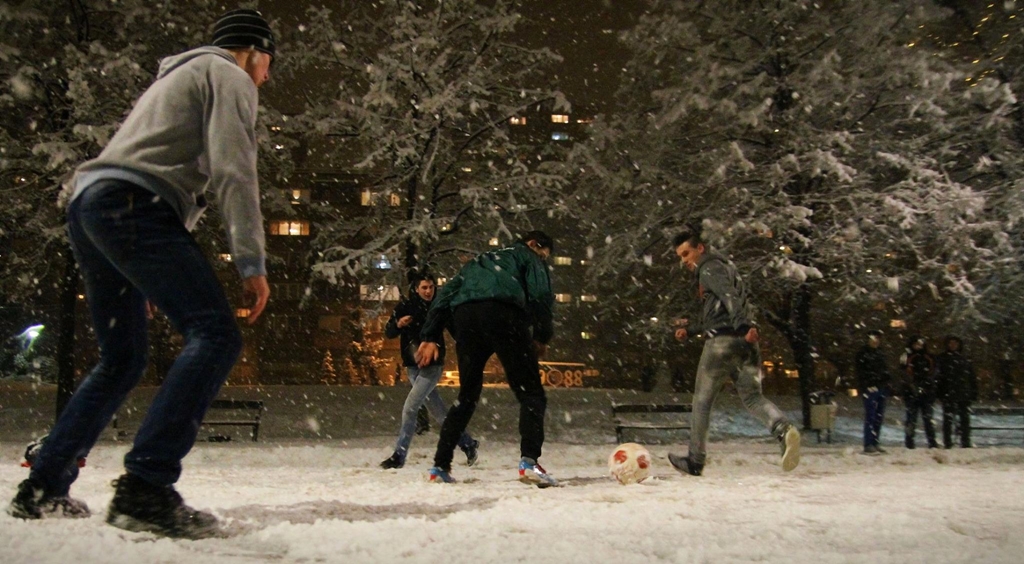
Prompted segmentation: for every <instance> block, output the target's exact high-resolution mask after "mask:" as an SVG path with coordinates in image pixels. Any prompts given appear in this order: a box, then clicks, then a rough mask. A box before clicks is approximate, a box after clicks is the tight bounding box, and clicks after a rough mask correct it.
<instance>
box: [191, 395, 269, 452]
mask: <svg viewBox="0 0 1024 564" xmlns="http://www.w3.org/2000/svg"><path fill="white" fill-rule="evenodd" d="M215 409H216V410H223V411H233V412H236V413H238V412H246V413H242V414H241V415H239V416H237V417H231V418H227V417H225V418H223V419H214V420H209V419H204V420H203V425H206V426H213V425H225V426H235V427H252V440H253V442H256V441H257V440H259V436H260V419H261V418H262V417H263V410H264V409H265V407H264V405H263V402H262V401H260V400H232V399H219V400H213V403H211V404H210V411H213V410H215ZM206 415H207V417H209V415H210V412H209V411H208V412H207V413H206Z"/></svg>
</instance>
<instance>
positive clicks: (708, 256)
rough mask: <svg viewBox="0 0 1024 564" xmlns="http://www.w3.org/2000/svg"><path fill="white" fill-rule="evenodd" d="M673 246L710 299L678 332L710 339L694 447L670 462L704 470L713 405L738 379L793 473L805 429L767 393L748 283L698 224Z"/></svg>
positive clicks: (697, 394) (697, 398)
mask: <svg viewBox="0 0 1024 564" xmlns="http://www.w3.org/2000/svg"><path fill="white" fill-rule="evenodd" d="M672 245H673V247H674V248H675V251H676V255H678V256H679V258H680V260H681V261H682V263H683V264H684V265H685V266H686V267H687V268H689V269H690V270H692V271H694V272H696V274H697V281H698V290H697V292H698V296H699V297H700V299H701V300H703V302H704V304H703V305H704V307H703V315H702V316H701V321H700V322H699V323H690V322H689V321H688V320H685V319H683V320H680V321H679V322H678V323H677V325H679V326H680V327H679V328H678V329H676V332H675V337H676V339H677V340H679V341H685V340H686V339H687V337H689V336H690V335H695V334H699V333H704V336H705V337H706V338H707V341H706V342H705V343H704V352H703V353H702V354H701V357H700V364H699V365H698V366H697V382H696V386H695V389H694V393H693V421H692V424H691V429H690V451H689V453H688V454H687V455H686V456H679V455H675V454H669V455H668V458H669V461H670V462H671V463H672V466H674V467H675V468H676V469H677V470H679V471H680V472H683V473H685V474H690V475H693V476H700V475H701V473H702V472H703V471H704V461H705V458H706V456H707V454H706V451H707V440H708V425H709V423H710V420H711V407H712V406H713V405H714V403H715V397H716V396H717V395H718V392H719V391H721V389H722V386H724V385H725V383H726V381H727V380H732V382H733V384H735V385H736V391H737V392H738V393H739V395H740V399H742V400H743V405H745V406H746V408H747V410H748V411H750V413H751V414H753V415H754V416H755V417H757V418H758V419H760V420H761V421H762V422H764V423H765V424H766V425H767V426H768V428H769V429H771V432H772V435H774V436H775V437H776V438H777V439H778V441H779V443H780V445H781V448H782V469H783V470H784V471H787V472H788V471H790V470H792V469H794V468H796V466H797V464H799V462H800V432H799V431H797V430H796V428H795V427H794V426H793V425H792V424H790V422H789V420H788V419H786V416H785V415H784V414H783V413H782V411H780V410H779V408H778V407H776V406H775V404H773V403H772V402H770V401H768V400H767V399H765V397H764V395H763V394H762V393H761V351H760V349H759V348H758V345H757V343H758V340H759V338H760V337H759V335H758V332H757V326H756V325H755V324H754V310H753V307H752V306H751V304H750V299H749V295H748V293H747V287H746V284H744V283H743V279H741V278H740V276H739V274H738V273H737V272H736V267H735V266H734V265H733V264H732V263H731V262H730V261H729V260H728V259H726V258H725V257H723V256H722V255H720V254H718V253H715V252H712V251H710V250H709V249H708V248H707V244H706V243H704V241H702V240H701V237H700V233H699V231H697V230H696V229H694V228H690V229H688V230H686V231H684V232H682V233H680V234H679V235H677V236H676V237H675V238H674V239H673V241H672Z"/></svg>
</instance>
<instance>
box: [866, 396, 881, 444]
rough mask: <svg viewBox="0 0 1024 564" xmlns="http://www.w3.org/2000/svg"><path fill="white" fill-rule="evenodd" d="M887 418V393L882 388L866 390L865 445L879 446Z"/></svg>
mask: <svg viewBox="0 0 1024 564" xmlns="http://www.w3.org/2000/svg"><path fill="white" fill-rule="evenodd" d="M884 418H885V394H884V393H882V391H881V390H878V391H874V392H867V391H865V392H864V446H865V447H869V446H878V437H879V435H881V434H882V421H883V420H884Z"/></svg>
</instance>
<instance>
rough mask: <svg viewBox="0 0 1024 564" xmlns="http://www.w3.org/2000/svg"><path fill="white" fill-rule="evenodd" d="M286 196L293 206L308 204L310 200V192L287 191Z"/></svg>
mask: <svg viewBox="0 0 1024 564" xmlns="http://www.w3.org/2000/svg"><path fill="white" fill-rule="evenodd" d="M284 192H285V194H286V195H287V196H288V201H289V202H290V203H291V204H292V205H293V206H297V205H299V204H308V203H309V199H310V191H309V190H285V191H284Z"/></svg>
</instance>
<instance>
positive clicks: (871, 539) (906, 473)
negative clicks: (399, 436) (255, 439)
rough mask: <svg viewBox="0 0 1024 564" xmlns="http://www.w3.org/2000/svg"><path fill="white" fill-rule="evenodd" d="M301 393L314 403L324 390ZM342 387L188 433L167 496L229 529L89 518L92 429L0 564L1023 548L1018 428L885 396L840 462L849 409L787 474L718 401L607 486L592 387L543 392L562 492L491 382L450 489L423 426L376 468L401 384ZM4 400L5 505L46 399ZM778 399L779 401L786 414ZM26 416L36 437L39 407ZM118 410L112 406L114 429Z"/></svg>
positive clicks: (605, 451)
mask: <svg viewBox="0 0 1024 564" xmlns="http://www.w3.org/2000/svg"><path fill="white" fill-rule="evenodd" d="M230 391H231V392H232V393H233V394H234V395H235V396H238V395H245V394H244V393H243V391H242V390H230ZM148 393H149V392H148V391H146V390H142V391H140V397H142V398H144V397H145V396H146V395H147V394H148ZM315 393H319V394H327V395H328V398H330V397H334V396H335V395H336V394H337V393H338V391H337V390H334V391H327V392H325V391H323V389H320V390H319V391H316V392H315ZM344 393H345V394H350V395H349V396H346V397H345V398H344V401H339V402H336V403H335V404H331V403H329V402H328V401H327V398H325V397H317V396H313V394H314V391H313V390H290V391H287V392H285V391H280V390H279V391H277V392H275V394H271V395H267V394H266V391H265V390H264V395H265V397H267V398H268V412H267V415H266V429H265V432H266V435H265V438H261V441H260V442H259V443H252V442H247V441H244V440H232V441H230V442H226V443H209V442H200V443H198V444H197V446H196V448H195V449H194V450H193V452H192V454H190V456H189V457H188V458H187V459H186V460H185V472H184V475H183V477H182V480H181V482H179V484H178V488H179V490H180V491H181V493H182V494H183V495H184V497H185V499H186V501H188V502H189V503H191V504H192V505H194V506H196V507H198V508H203V509H208V510H212V511H213V512H214V513H216V514H217V515H218V516H220V517H221V518H222V519H223V520H224V521H225V522H226V523H227V526H228V530H229V531H230V533H231V535H232V536H231V537H230V538H225V539H209V540H203V541H184V540H168V539H158V538H155V537H151V536H148V535H144V534H137V533H128V532H125V531H121V530H119V529H115V528H113V527H110V526H108V525H106V524H105V523H104V521H103V518H104V512H105V509H106V506H107V504H108V503H109V501H110V498H111V496H112V495H113V491H112V489H111V487H110V481H111V480H113V479H114V478H116V477H117V476H118V475H119V474H120V473H121V472H122V466H121V458H122V456H123V455H124V453H125V452H126V450H127V448H128V444H127V443H126V442H124V441H121V442H116V441H113V440H111V439H110V438H109V437H108V438H104V440H103V441H101V442H100V444H99V445H97V447H96V449H94V451H93V452H92V453H91V455H90V457H89V459H88V466H87V467H86V468H85V469H84V470H83V472H82V475H81V478H80V479H79V481H78V482H77V483H76V485H75V486H74V488H73V490H72V493H73V494H74V495H76V496H78V497H80V498H81V499H83V500H84V501H86V502H87V503H88V504H89V506H90V507H91V508H92V510H93V512H94V516H93V517H92V518H90V519H86V520H78V521H67V520H49V521H42V522H24V521H20V520H16V519H13V518H11V517H10V516H8V515H6V514H0V562H2V563H8V562H11V563H16V562H17V563H20V562H32V563H40V564H47V563H61V564H65V563H67V562H75V563H76V564H79V563H81V564H85V563H92V562H96V563H100V562H124V563H129V562H131V563H150V562H167V563H171V562H175V563H177V562H188V563H189V564H199V563H205V562H217V563H221V562H239V563H242V562H327V563H333V562H339V563H342V562H343V563H362V562H451V563H462V562H465V563H486V562H517V563H518V562H532V563H535V564H546V563H557V564H563V563H570V562H579V563H604V562H609V563H611V562H617V563H620V562H709V563H710V562H714V563H719V562H749V561H757V562H883V563H884V562H894V563H895V562H900V563H902V562H929V563H935V562H1015V563H1016V562H1020V561H1021V555H1022V554H1024V534H1022V531H1024V489H1022V488H1021V483H1024V449H1021V448H1020V446H1019V438H1018V439H1017V440H1018V442H1017V445H1016V446H985V447H984V448H977V449H972V450H960V449H953V450H949V451H946V450H932V451H929V450H927V449H918V450H915V451H907V450H905V449H903V448H902V447H901V446H899V445H898V443H899V440H900V437H901V432H902V431H901V429H899V428H898V426H897V425H896V420H897V419H898V418H899V416H900V415H901V414H900V411H901V410H900V409H899V407H898V406H897V407H894V408H893V409H891V410H890V412H889V415H890V417H888V418H887V422H886V425H887V427H886V429H885V434H884V435H883V439H884V440H883V444H885V446H886V447H887V448H888V450H889V454H887V455H885V456H881V457H868V456H864V455H862V454H859V453H860V450H861V447H860V442H859V417H860V413H859V412H858V411H857V410H856V407H857V404H856V402H848V403H847V404H844V406H843V407H842V408H841V410H840V420H839V424H838V429H837V431H838V433H837V437H836V439H837V442H836V443H835V444H833V445H828V444H821V445H819V444H818V443H817V442H816V441H815V439H814V437H813V436H811V437H805V439H804V457H803V461H802V463H801V465H800V467H799V468H797V470H796V471H794V472H792V473H790V474H783V473H782V472H781V470H780V469H779V468H778V466H777V460H778V454H777V453H778V451H777V447H776V445H775V444H773V442H772V441H771V440H770V439H767V438H766V437H765V434H764V431H763V430H762V429H760V428H759V426H758V425H756V424H755V423H754V422H753V421H752V420H751V419H750V418H749V416H747V415H746V414H745V413H744V412H743V411H742V409H740V408H739V407H738V404H737V402H736V401H735V398H734V396H732V397H730V396H726V397H724V398H722V399H723V401H721V402H720V406H719V407H720V409H719V411H718V413H717V414H716V416H715V419H714V421H713V430H714V433H713V436H712V441H713V442H712V444H711V445H710V460H709V464H708V466H707V468H706V470H705V476H703V477H700V478H693V477H689V476H682V475H679V474H678V473H676V472H675V471H674V470H672V469H671V467H670V466H669V465H668V462H667V460H666V458H665V455H666V454H667V452H669V450H674V451H680V452H681V451H682V450H684V447H680V446H674V445H673V446H658V445H653V446H651V447H650V449H651V452H652V454H653V455H654V457H655V464H654V467H653V475H652V478H650V479H649V480H647V481H646V482H644V483H643V484H640V485H633V486H620V485H619V484H617V483H615V482H614V481H613V480H612V479H611V478H610V477H608V476H607V466H606V465H607V457H608V455H609V453H610V452H611V451H612V449H613V447H614V435H613V432H612V427H611V425H610V422H609V420H608V415H607V413H606V407H607V403H608V401H609V395H608V393H605V392H603V391H576V392H573V393H563V392H562V391H561V390H559V391H556V393H551V394H549V396H550V399H551V405H550V409H549V417H548V421H549V430H550V433H549V437H550V440H549V442H548V443H547V444H546V445H545V454H544V456H543V457H542V459H541V462H542V464H544V466H545V467H546V468H547V469H548V470H549V471H550V472H551V473H552V474H553V475H554V476H555V477H557V478H559V479H561V480H562V481H563V483H564V487H561V488H551V489H547V490H540V489H537V488H534V487H530V486H526V485H523V484H521V483H519V482H518V481H516V479H515V478H516V470H515V465H516V462H517V460H518V448H517V443H516V441H515V440H514V437H515V432H514V423H515V416H514V401H512V400H511V394H510V393H509V392H508V390H493V389H488V390H485V394H484V397H485V398H487V399H488V403H487V404H485V405H484V406H482V407H481V408H480V410H478V412H477V417H476V418H475V419H474V422H473V425H474V427H475V428H476V431H475V432H476V434H477V435H478V436H479V437H481V439H482V441H483V442H482V444H481V460H480V464H478V465H477V466H475V467H473V468H467V467H466V466H465V465H464V464H463V461H464V459H463V458H462V456H461V453H456V454H457V456H456V465H455V467H454V475H455V477H456V478H457V479H459V480H460V483H458V484H454V485H437V484H430V483H427V482H426V480H425V474H426V470H427V469H428V467H429V466H430V459H431V455H432V452H433V449H432V447H433V445H434V443H435V441H436V439H437V435H436V428H435V429H434V430H433V431H431V432H430V433H428V434H426V435H424V436H422V437H416V439H415V440H414V443H413V450H412V452H411V455H410V459H409V462H408V463H407V465H406V467H405V468H404V469H401V470H392V471H384V470H380V469H378V468H377V464H378V463H379V462H380V461H381V460H383V459H384V458H385V457H387V456H388V454H390V448H391V444H392V441H393V440H394V437H393V435H392V433H393V431H394V430H396V429H397V421H395V420H394V417H395V416H396V415H397V410H398V405H400V400H401V397H402V395H403V394H404V390H402V389H401V388H398V389H393V390H385V391H383V392H381V391H379V390H371V389H366V390H347V391H345V392H344ZM445 393H446V394H448V395H450V393H451V390H446V391H445ZM351 394H355V395H356V396H358V395H359V394H362V395H363V396H366V397H353V396H351ZM612 394H613V395H615V394H618V395H617V396H616V397H613V398H612V399H619V400H621V399H623V396H622V394H623V393H622V392H613V393H612ZM5 397H6V398H7V399H6V400H4V401H6V403H5V405H4V406H0V408H3V409H6V412H4V413H0V430H2V431H3V434H0V497H2V499H0V504H4V505H5V504H6V502H7V501H8V500H9V499H10V497H11V496H13V493H14V489H15V487H16V485H17V483H18V482H19V481H20V480H22V479H23V478H24V477H25V475H26V471H25V469H23V468H20V467H19V466H18V461H19V459H20V457H21V453H22V451H23V449H24V442H23V441H22V440H21V435H26V434H29V431H26V430H25V426H26V425H28V423H26V419H25V418H26V417H28V416H27V415H26V414H25V413H27V411H26V410H28V411H40V412H44V413H45V412H46V411H47V410H48V407H47V404H46V402H47V401H49V399H48V398H49V396H48V395H47V394H45V393H44V394H41V395H40V396H39V397H38V398H35V399H37V400H38V401H37V402H36V404H37V405H34V406H33V405H32V404H33V402H32V401H29V400H31V399H33V398H29V397H21V398H17V397H15V396H14V395H12V394H6V396H5ZM647 397H650V396H643V398H647ZM369 398H372V399H373V400H374V401H370V400H369ZM643 398H636V399H643ZM663 399H672V398H663ZM683 399H686V398H683ZM0 400H2V398H0ZM140 401H141V400H140ZM792 401H793V400H791V399H790V398H782V399H781V401H780V404H781V405H783V407H785V408H786V409H787V410H790V411H789V413H791V414H792V415H796V414H795V413H794V412H793V411H792V409H793V408H794V407H795V406H794V405H793V403H792ZM5 406H6V407H5ZM286 406H290V407H288V408H286ZM0 411H2V410H0ZM129 415H130V414H129ZM135 415H136V416H137V414H135ZM332 417H333V418H332ZM35 419H38V420H39V421H38V422H37V425H38V426H39V427H40V428H45V419H46V417H44V416H42V415H37V416H36V418H35ZM35 419H32V420H33V421H34V420H35ZM132 420H133V417H132V416H127V417H125V424H124V427H127V428H131V421H132ZM12 422H18V424H17V425H12ZM28 426H29V427H32V425H28ZM472 429H473V428H471V430H472ZM36 430H37V429H32V431H31V432H36ZM262 432H263V431H261V433H262ZM300 435H302V436H300ZM306 435H308V436H306ZM979 439H980V437H979ZM921 442H923V439H922V440H921ZM1004 444H1005V443H1004Z"/></svg>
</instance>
